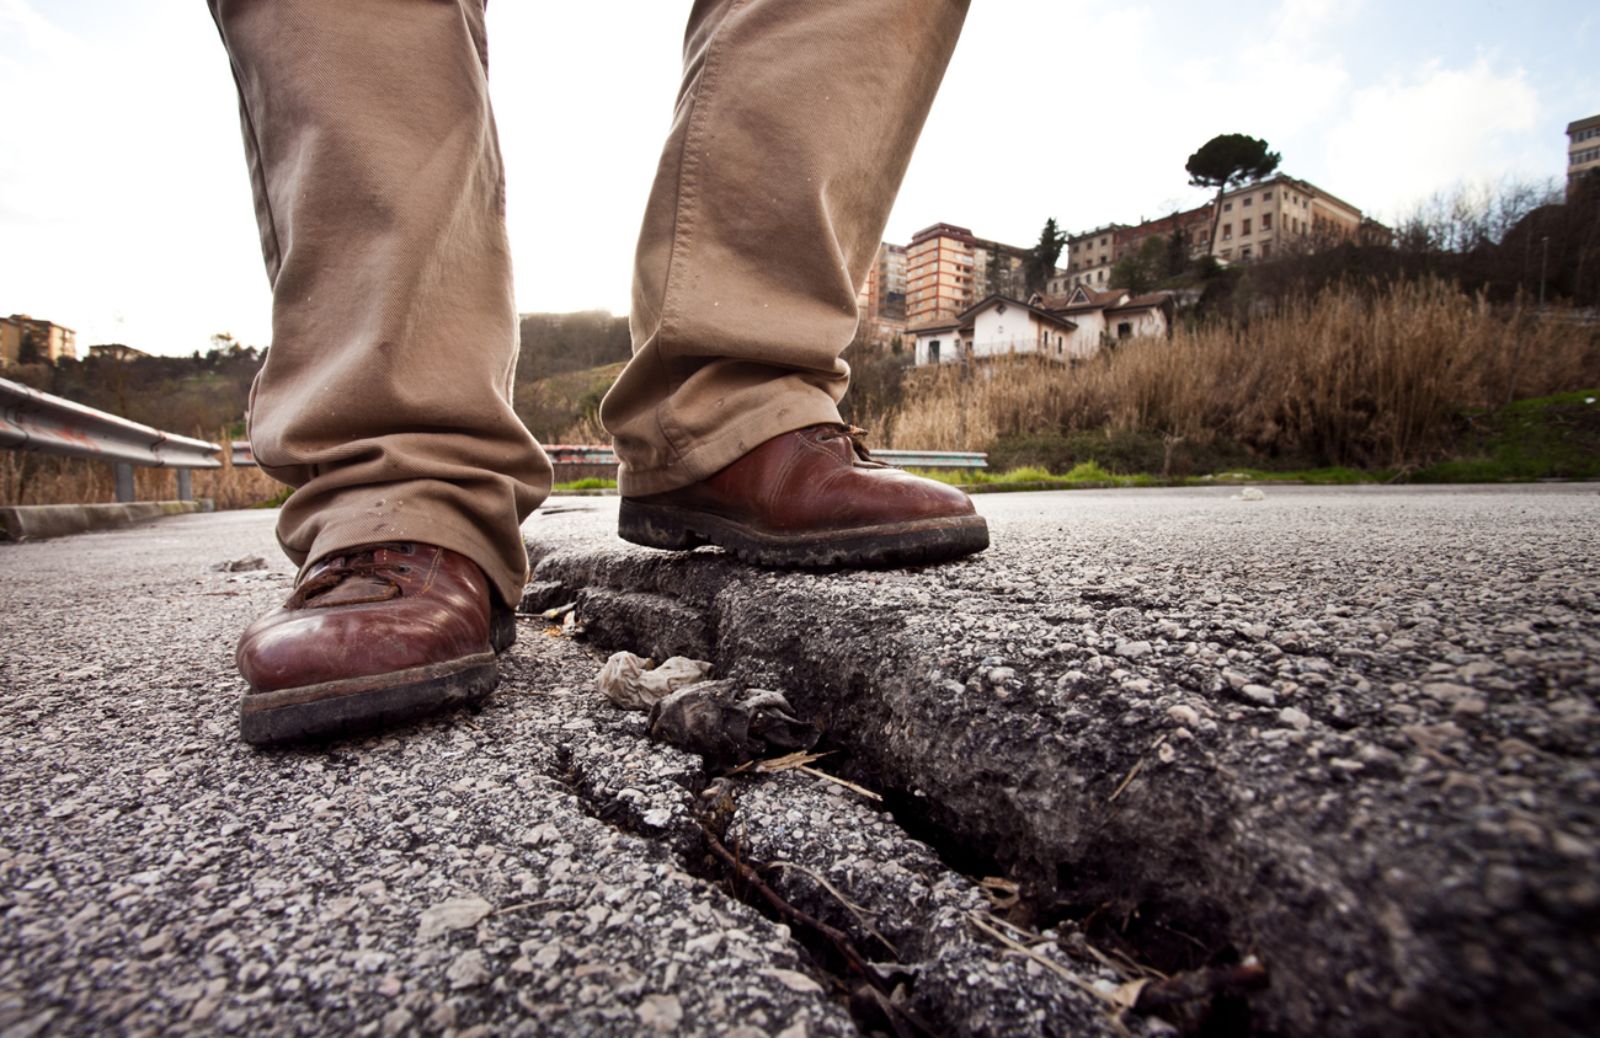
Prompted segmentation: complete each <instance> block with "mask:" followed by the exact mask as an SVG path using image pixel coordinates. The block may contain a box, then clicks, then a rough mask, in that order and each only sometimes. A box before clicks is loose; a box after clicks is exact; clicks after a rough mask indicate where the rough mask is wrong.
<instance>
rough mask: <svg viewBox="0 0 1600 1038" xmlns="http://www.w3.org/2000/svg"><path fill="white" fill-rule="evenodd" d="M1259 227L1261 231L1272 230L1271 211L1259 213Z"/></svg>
mask: <svg viewBox="0 0 1600 1038" xmlns="http://www.w3.org/2000/svg"><path fill="white" fill-rule="evenodd" d="M1261 229H1262V230H1263V231H1270V230H1272V214H1271V213H1262V214H1261Z"/></svg>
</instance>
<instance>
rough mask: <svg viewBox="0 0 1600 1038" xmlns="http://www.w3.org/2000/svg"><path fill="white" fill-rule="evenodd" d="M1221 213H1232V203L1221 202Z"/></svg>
mask: <svg viewBox="0 0 1600 1038" xmlns="http://www.w3.org/2000/svg"><path fill="white" fill-rule="evenodd" d="M1222 211H1223V212H1225V213H1231V212H1233V203H1232V202H1223V203H1222Z"/></svg>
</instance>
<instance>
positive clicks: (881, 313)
mask: <svg viewBox="0 0 1600 1038" xmlns="http://www.w3.org/2000/svg"><path fill="white" fill-rule="evenodd" d="M856 306H857V308H858V312H859V313H860V315H861V323H860V327H861V329H862V331H863V333H864V334H865V336H866V338H867V340H868V341H869V342H871V343H873V344H874V345H876V346H884V345H888V344H890V343H893V342H895V341H897V340H898V339H899V338H900V337H901V336H903V335H904V334H905V331H906V249H905V246H903V245H891V244H889V243H888V242H883V243H882V244H881V245H879V246H878V257H877V259H876V260H874V261H873V264H872V267H871V269H869V270H868V271H867V280H866V282H865V283H864V284H863V285H862V286H861V292H860V293H859V294H858V295H857V297H856Z"/></svg>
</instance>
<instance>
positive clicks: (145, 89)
mask: <svg viewBox="0 0 1600 1038" xmlns="http://www.w3.org/2000/svg"><path fill="white" fill-rule="evenodd" d="M330 2H332V0H330ZM688 7H689V4H688V2H687V0H589V2H586V3H580V4H574V3H554V2H549V0H496V2H495V3H493V4H491V5H490V7H489V21H490V30H491V70H492V76H491V79H492V89H493V91H494V101H495V105H496V115H497V118H498V121H499V125H500V132H501V136H502V143H503V146H504V150H505V153H506V160H507V163H508V170H509V172H508V176H509V184H508V192H509V199H510V206H511V215H510V221H511V241H512V247H513V250H514V253H515V257H516V265H517V302H518V306H519V308H520V309H522V310H525V311H526V310H575V309H584V308H592V307H598V308H604V309H610V310H614V311H617V312H622V311H623V310H624V309H625V307H626V306H627V299H628V284H629V270H630V262H631V258H632V253H633V244H634V238H635V234H636V231H637V227H638V219H639V215H640V207H641V206H642V204H643V201H644V198H645V195H646V192H647V190H648V187H649V183H650V178H651V176H652V174H653V172H654V169H655V164H656V159H657V151H658V148H659V145H660V141H661V138H662V135H663V134H664V132H665V130H666V127H667V122H668V120H669V118H670V115H671V109H672V103H673V98H674V94H675V91H676V89H677V82H678V59H679V54H680V48H681V37H682V22H683V18H684V16H685V14H686V13H687V10H688ZM1597 53H1600V7H1597V6H1596V5H1595V4H1594V3H1592V0H1590V2H1583V0H1528V2H1522V3H1509V2H1507V3H1500V2H1476V0H1453V2H1443V0H1407V2H1405V3H1398V2H1394V0H1236V2H1234V3H1227V4H1196V3H1177V2H1165V0H1163V2H1150V3H1138V2H1130V3H1125V4H1108V3H1104V2H1100V0H1097V2H1094V3H1087V2H1079V0H975V3H974V4H973V8H972V13H971V15H970V17H969V18H968V21H967V29H966V33H965V35H964V36H963V38H962V41H961V44H960V46H959V47H958V48H957V50H956V56H955V60H954V61H953V62H952V64H951V66H950V71H949V74H948V75H947V77H946V79H945V85H944V89H943V91H942V92H941V94H940V96H939V99H938V101H937V103H936V104H935V106H934V110H933V113H932V115H931V116H930V118H929V122H928V126H927V129H926V130H925V132H924V134H923V138H922V143H921V145H920V146H919V148H918V151H917V153H916V156H915V158H914V159H913V161H912V164H911V169H910V172H909V173H908V175H907V178H906V181H905V185H904V188H903V190H902V192H901V195H900V199H899V202H898V203H897V204H896V206H895V209H894V213H893V215H892V217H891V219H890V222H889V228H888V232H887V237H888V238H889V240H891V241H897V242H904V241H906V240H907V239H908V238H909V237H910V236H911V234H912V233H913V232H915V231H916V230H917V229H919V228H921V227H924V226H926V225H928V224H930V223H934V222H937V221H941V220H942V221H948V222H952V223H958V224H962V225H964V226H967V227H970V228H971V229H972V230H973V231H974V232H975V233H977V234H979V235H981V236H983V237H990V238H996V239H999V240H1001V241H1006V242H1010V243H1013V244H1017V245H1028V244H1031V243H1032V242H1033V241H1035V240H1036V239H1037V237H1038V233H1039V228H1040V226H1041V225H1042V224H1043V222H1044V219H1045V218H1046V217H1048V216H1053V217H1055V218H1056V220H1057V221H1058V222H1059V223H1060V224H1061V225H1062V226H1063V227H1065V228H1067V229H1068V230H1079V229H1084V228H1087V227H1090V226H1093V225H1096V224H1102V223H1107V222H1110V221H1114V220H1115V221H1123V222H1131V221H1134V220H1137V219H1139V218H1140V217H1141V216H1145V217H1153V216H1159V215H1162V214H1164V213H1166V212H1168V211H1170V210H1171V209H1173V208H1174V207H1176V206H1182V205H1193V204H1197V203H1198V202H1199V201H1201V200H1203V197H1204V195H1203V193H1202V192H1198V191H1196V190H1195V189H1193V188H1189V187H1187V186H1186V184H1185V181H1186V177H1185V174H1184V172H1183V164H1184V161H1185V159H1186V158H1187V157H1188V155H1189V154H1190V152H1192V151H1194V150H1195V148H1197V147H1198V146H1199V145H1200V144H1202V143H1204V142H1205V141H1206V140H1207V139H1208V138H1210V137H1211V136H1213V135H1214V134H1217V133H1226V132H1239V133H1249V134H1252V135H1254V136H1259V137H1265V138H1266V139H1267V140H1268V141H1269V142H1270V143H1271V144H1272V146H1273V147H1274V148H1275V149H1276V150H1278V151H1280V152H1281V153H1282V154H1283V167H1282V168H1283V170H1284V171H1285V172H1287V173H1290V174H1291V175H1294V176H1297V177H1301V178H1303V179H1307V180H1310V181H1312V182H1313V183H1315V184H1317V185H1319V186H1320V187H1322V188H1324V189H1326V190H1328V191H1330V192H1332V193H1334V194H1336V195H1339V196H1340V197H1342V198H1344V199H1345V200H1346V201H1349V202H1351V203H1353V204H1354V205H1356V206H1358V207H1360V208H1361V209H1363V210H1364V211H1366V212H1368V213H1371V214H1373V215H1375V216H1377V217H1378V218H1379V219H1384V220H1393V219H1394V218H1395V217H1397V216H1398V215H1401V214H1403V213H1404V212H1405V211H1407V210H1408V208H1409V207H1410V206H1412V205H1414V204H1415V203H1416V202H1417V201H1418V200H1420V199H1421V198H1424V197H1425V196H1427V195H1429V194H1430V193H1432V192H1435V191H1439V190H1447V189H1450V188H1451V187H1452V186H1454V185H1456V184H1459V183H1462V182H1471V183H1477V182H1482V181H1485V180H1490V179H1495V178H1500V177H1508V176H1509V177H1515V178H1525V179H1538V180H1543V179H1547V178H1552V177H1559V176H1562V175H1564V166H1565V161H1566V160H1565V149H1566V138H1565V135H1564V132H1563V131H1564V129H1565V127H1566V124H1567V123H1568V122H1570V121H1571V120H1573V119H1577V118H1581V117H1584V116H1588V115H1594V114H1597V113H1600V61H1596V60H1595V58H1594V55H1595V54H1597ZM0 140H3V141H4V142H5V144H4V146H3V147H0V313H12V312H23V313H31V314H33V315H34V316H36V317H44V318H48V319H50V320H53V321H55V322H57V323H59V324H65V325H67V326H68V327H72V328H75V329H77V331H78V343H79V348H80V352H81V351H82V349H83V348H84V347H86V346H88V345H89V344H91V343H98V342H110V341H118V342H125V343H128V344H129V345H132V346H136V347H138V348H140V349H143V350H147V351H149V352H153V353H166V354H180V353H188V352H190V351H192V350H196V349H201V350H204V349H206V348H208V347H209V341H208V340H209V336H210V335H211V334H212V333H213V332H218V331H230V332H232V333H234V334H236V335H237V336H239V337H240V338H241V339H242V340H244V341H245V342H247V343H252V344H257V345H265V344H267V343H268V342H269V340H270V337H271V330H270V324H269V320H268V305H267V304H268V299H267V286H266V278H265V276H264V274H263V272H262V267H261V257H260V250H259V246H258V244H257V238H256V230H255V224H254V216H253V213H252V210H251V205H250V192H249V184H248V181H247V179H246V174H245V167H244V161H243V153H242V149H241V146H240V144H239V133H238V115H237V108H236V102H235V97H234V92H233V82H232V79H231V77H230V75H229V71H228V65H227V61H226V58H225V57H224V55H223V52H222V48H221V45H220V43H219V42H218V40H217V35H216V30H215V28H214V27H213V26H212V24H211V21H210V18H209V16H208V15H207V13H206V7H205V3H204V2H203V0H137V2H128V0H0Z"/></svg>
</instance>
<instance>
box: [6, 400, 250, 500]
mask: <svg viewBox="0 0 1600 1038" xmlns="http://www.w3.org/2000/svg"><path fill="white" fill-rule="evenodd" d="M0 447H3V448H6V449H9V450H24V451H38V452H40V453H42V454H58V455H64V456H66V457H72V458H92V459H94V460H97V461H106V462H110V463H111V464H112V465H114V466H115V468H116V478H117V500H118V501H132V500H133V466H135V465H141V466H145V467H151V468H170V469H176V470H177V472H178V496H179V497H180V498H181V499H183V500H185V501H189V500H192V499H193V498H194V484H193V480H192V478H191V476H190V470H191V469H214V468H220V467H221V466H222V462H221V461H219V460H218V459H217V456H216V455H217V452H218V451H219V450H221V448H220V447H219V446H217V445H216V444H214V443H207V442H206V441H204V440H195V439H191V438H189V437H187V436H178V435H175V434H173V433H167V432H162V431H161V430H160V429H154V428H151V427H150V426H148V425H140V424H139V423H138V422H130V421H129V420H128V419H126V418H119V417H117V416H116V415H114V414H107V413H106V412H104V411H97V410H95V409H94V408H92V407H85V406H84V405H83V404H75V403H73V402H72V401H71V400H64V399H62V398H61V397H58V396H51V395H50V394H49V393H41V392H39V390H37V389H32V388H29V387H28V386H24V385H20V384H18V383H16V382H12V381H10V380H8V379H3V378H0Z"/></svg>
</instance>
